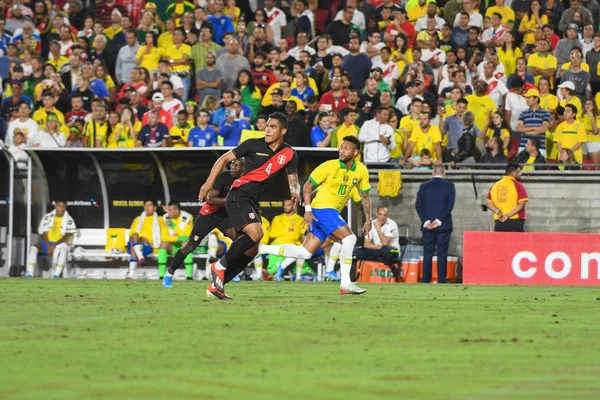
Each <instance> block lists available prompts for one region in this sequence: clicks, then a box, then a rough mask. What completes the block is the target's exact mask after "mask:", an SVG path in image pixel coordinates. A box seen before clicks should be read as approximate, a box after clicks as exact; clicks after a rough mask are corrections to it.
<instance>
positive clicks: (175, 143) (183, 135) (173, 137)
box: [169, 110, 192, 148]
mask: <svg viewBox="0 0 600 400" xmlns="http://www.w3.org/2000/svg"><path fill="white" fill-rule="evenodd" d="M187 119H188V113H187V111H185V110H181V111H179V112H178V113H177V125H174V126H172V127H171V129H169V141H170V142H171V146H172V147H175V148H184V147H188V137H189V136H190V129H192V127H191V126H190V125H189V124H188V122H187Z"/></svg>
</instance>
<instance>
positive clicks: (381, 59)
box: [371, 46, 399, 90]
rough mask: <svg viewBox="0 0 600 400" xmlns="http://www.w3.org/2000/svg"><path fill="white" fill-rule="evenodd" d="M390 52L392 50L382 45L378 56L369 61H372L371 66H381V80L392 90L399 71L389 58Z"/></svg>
mask: <svg viewBox="0 0 600 400" xmlns="http://www.w3.org/2000/svg"><path fill="white" fill-rule="evenodd" d="M391 54H392V50H391V49H390V48H389V47H387V46H384V47H382V48H381V51H380V52H379V56H377V57H374V58H373V60H371V61H372V62H373V67H372V68H381V71H382V78H383V81H384V82H385V83H387V84H388V85H390V88H391V89H392V90H394V88H395V87H396V82H398V75H399V71H398V65H397V64H396V63H395V62H392V61H391V60H390V55H391Z"/></svg>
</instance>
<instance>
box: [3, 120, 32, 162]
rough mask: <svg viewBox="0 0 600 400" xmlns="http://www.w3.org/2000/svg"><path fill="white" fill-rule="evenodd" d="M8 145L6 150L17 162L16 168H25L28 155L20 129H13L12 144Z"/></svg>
mask: <svg viewBox="0 0 600 400" xmlns="http://www.w3.org/2000/svg"><path fill="white" fill-rule="evenodd" d="M7 147H8V152H9V153H10V154H11V155H12V157H13V159H14V160H15V162H16V163H17V169H20V170H24V169H27V160H28V159H29V156H28V155H27V153H25V149H26V148H27V143H25V135H23V132H21V131H20V130H17V131H15V133H14V136H13V144H12V145H10V146H7Z"/></svg>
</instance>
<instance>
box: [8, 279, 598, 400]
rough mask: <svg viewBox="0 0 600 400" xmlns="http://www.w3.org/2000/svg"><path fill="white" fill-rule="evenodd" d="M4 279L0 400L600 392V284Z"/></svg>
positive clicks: (530, 396)
mask: <svg viewBox="0 0 600 400" xmlns="http://www.w3.org/2000/svg"><path fill="white" fill-rule="evenodd" d="M205 287H206V283H205V282H179V281H177V282H175V285H174V289H173V290H164V289H162V287H160V283H159V282H158V281H132V282H129V281H106V280H102V281H92V280H75V279H73V280H62V279H61V280H40V279H36V280H23V279H10V280H8V279H2V280H0V307H1V308H0V360H1V362H0V369H1V371H0V399H2V400H4V399H27V400H32V399H93V398H101V399H204V398H206V399H208V398H211V399H261V400H270V399H277V400H285V399H310V400H316V399H332V400H333V399H428V400H429V399H444V400H451V399H465V400H467V399H473V400H482V399H523V400H534V399H543V400H549V399H569V400H574V399H598V398H600V379H599V376H600V335H599V332H600V330H599V327H600V292H599V291H598V289H597V288H558V287H555V288H552V287H514V286H511V287H478V286H469V287H467V286H458V285H450V286H442V285H401V284H395V285H391V284H388V285H365V287H367V289H368V293H367V294H366V295H365V296H361V297H349V296H347V297H342V296H340V295H338V294H337V293H338V290H337V285H335V284H330V283H322V284H321V283H310V282H302V283H281V284H277V283H274V282H264V283H262V282H261V283H257V282H247V283H239V284H230V285H228V292H229V293H230V294H231V295H234V296H235V297H236V301H234V302H218V301H212V300H208V299H206V297H205V293H204V290H205Z"/></svg>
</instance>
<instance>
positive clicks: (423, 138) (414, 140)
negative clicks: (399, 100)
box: [400, 112, 442, 165]
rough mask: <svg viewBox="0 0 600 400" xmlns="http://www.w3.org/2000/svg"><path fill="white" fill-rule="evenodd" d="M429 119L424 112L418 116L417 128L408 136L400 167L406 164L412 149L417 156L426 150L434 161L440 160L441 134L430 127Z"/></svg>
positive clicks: (436, 128)
mask: <svg viewBox="0 0 600 400" xmlns="http://www.w3.org/2000/svg"><path fill="white" fill-rule="evenodd" d="M430 118H431V115H430V114H429V113H426V112H421V114H420V115H419V127H418V128H416V129H415V130H414V131H413V132H412V134H411V135H410V138H409V139H408V147H407V148H406V151H405V152H404V159H402V160H401V161H400V165H404V164H406V161H407V160H408V159H409V158H410V156H411V154H412V151H413V149H415V150H416V152H417V153H418V154H420V153H421V150H423V149H427V150H429V152H430V153H431V155H432V158H433V160H434V161H436V160H441V159H442V133H441V132H440V128H438V127H437V126H434V125H431V123H430Z"/></svg>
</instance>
